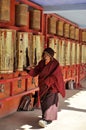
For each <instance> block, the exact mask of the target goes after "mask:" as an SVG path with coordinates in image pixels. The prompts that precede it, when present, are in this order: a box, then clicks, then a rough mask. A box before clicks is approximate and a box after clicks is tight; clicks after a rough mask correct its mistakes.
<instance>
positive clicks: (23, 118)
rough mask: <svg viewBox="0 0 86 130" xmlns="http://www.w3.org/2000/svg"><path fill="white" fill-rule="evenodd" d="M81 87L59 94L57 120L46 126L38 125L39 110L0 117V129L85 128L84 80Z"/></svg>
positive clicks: (82, 129) (85, 87)
mask: <svg viewBox="0 0 86 130" xmlns="http://www.w3.org/2000/svg"><path fill="white" fill-rule="evenodd" d="M81 83H82V86H83V89H81V90H67V91H66V97H65V99H63V98H62V97H61V96H60V95H59V110H58V120H56V121H53V123H52V124H50V125H48V126H47V127H46V128H40V127H39V126H38V120H39V119H40V116H41V110H40V109H35V110H34V111H28V112H16V113H14V114H12V115H10V116H8V117H5V118H2V119H0V130H43V129H44V130H86V80H83V81H82V82H81Z"/></svg>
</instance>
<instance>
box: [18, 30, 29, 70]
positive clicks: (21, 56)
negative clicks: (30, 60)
mask: <svg viewBox="0 0 86 130" xmlns="http://www.w3.org/2000/svg"><path fill="white" fill-rule="evenodd" d="M27 49H28V33H27V32H17V41H16V52H17V56H16V58H17V60H16V61H17V66H16V69H17V70H18V71H23V67H26V66H27V65H26V62H27V59H26V56H27V55H28V54H27Z"/></svg>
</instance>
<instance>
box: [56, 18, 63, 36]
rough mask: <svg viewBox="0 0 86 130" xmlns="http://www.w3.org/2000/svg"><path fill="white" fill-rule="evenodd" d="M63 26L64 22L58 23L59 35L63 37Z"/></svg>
mask: <svg viewBox="0 0 86 130" xmlns="http://www.w3.org/2000/svg"><path fill="white" fill-rule="evenodd" d="M63 25H64V22H63V21H60V20H59V21H57V35H59V36H63Z"/></svg>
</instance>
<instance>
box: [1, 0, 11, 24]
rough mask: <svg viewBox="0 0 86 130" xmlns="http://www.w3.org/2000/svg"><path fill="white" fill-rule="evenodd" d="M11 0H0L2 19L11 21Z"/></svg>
mask: <svg viewBox="0 0 86 130" xmlns="http://www.w3.org/2000/svg"><path fill="white" fill-rule="evenodd" d="M10 2H11V1H10V0H0V21H3V22H9V21H10Z"/></svg>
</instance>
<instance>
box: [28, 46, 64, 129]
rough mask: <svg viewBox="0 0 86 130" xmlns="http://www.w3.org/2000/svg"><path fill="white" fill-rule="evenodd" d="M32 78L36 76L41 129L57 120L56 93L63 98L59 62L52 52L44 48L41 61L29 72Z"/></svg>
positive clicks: (62, 82)
mask: <svg viewBox="0 0 86 130" xmlns="http://www.w3.org/2000/svg"><path fill="white" fill-rule="evenodd" d="M29 74H30V75H31V76H33V77H35V76H37V75H38V87H39V95H40V103H41V110H42V119H41V120H39V125H40V126H41V127H46V126H47V125H48V124H49V123H51V122H52V121H53V120H56V119H57V112H58V101H59V100H58V93H60V94H61V95H62V97H65V85H64V81H63V76H62V72H61V68H60V65H59V62H58V61H57V60H56V59H55V58H54V50H53V49H52V48H50V47H48V48H46V49H45V50H44V51H43V54H42V60H41V61H39V63H38V65H37V66H36V67H35V68H34V69H31V70H30V71H29Z"/></svg>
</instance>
